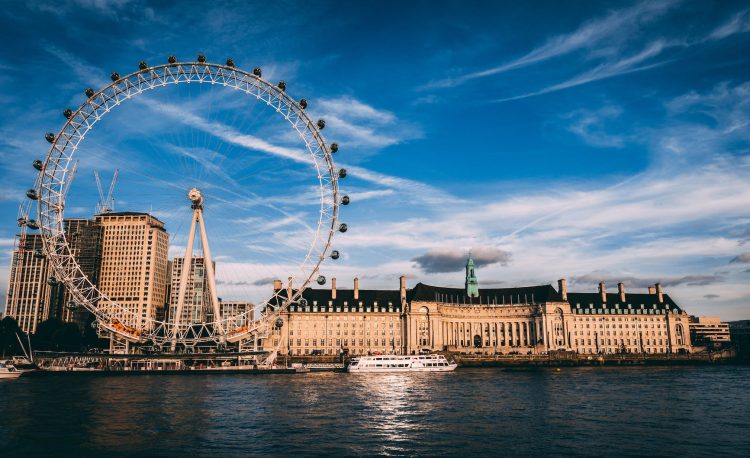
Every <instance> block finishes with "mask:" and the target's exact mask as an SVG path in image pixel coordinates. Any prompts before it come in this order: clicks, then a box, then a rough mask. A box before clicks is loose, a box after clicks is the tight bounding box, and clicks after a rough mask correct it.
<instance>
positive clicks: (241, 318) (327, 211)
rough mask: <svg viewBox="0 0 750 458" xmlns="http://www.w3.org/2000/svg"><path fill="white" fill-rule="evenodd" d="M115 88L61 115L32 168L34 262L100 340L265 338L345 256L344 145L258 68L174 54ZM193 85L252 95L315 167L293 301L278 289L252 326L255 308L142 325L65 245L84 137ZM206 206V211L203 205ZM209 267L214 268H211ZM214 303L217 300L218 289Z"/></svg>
mask: <svg viewBox="0 0 750 458" xmlns="http://www.w3.org/2000/svg"><path fill="white" fill-rule="evenodd" d="M111 80H112V82H111V83H110V84H108V85H107V86H106V87H104V88H103V89H101V90H99V91H94V90H93V89H90V88H89V89H86V91H85V95H86V100H85V101H84V102H83V103H82V104H81V106H80V107H78V108H77V109H70V108H67V109H65V110H64V111H63V115H64V117H65V119H66V121H65V124H64V125H63V127H62V128H61V129H60V131H59V132H58V133H56V134H55V133H52V132H50V133H47V134H46V135H45V138H46V140H47V141H48V142H49V143H50V145H51V146H50V148H49V152H48V153H47V156H46V158H44V159H38V160H35V161H34V162H33V166H34V168H35V169H36V170H38V172H39V173H38V175H37V178H36V182H35V185H34V187H33V188H31V189H29V190H28V191H27V193H26V194H27V197H28V198H29V202H36V203H37V209H38V216H37V219H33V218H31V217H30V215H29V210H28V208H29V205H25V206H24V205H22V214H21V217H20V218H19V225H20V226H21V232H22V234H25V233H26V231H27V230H38V231H39V233H40V235H41V237H42V240H43V245H44V250H43V253H36V255H37V256H40V257H41V256H44V257H46V258H47V259H48V260H49V264H50V266H51V268H52V270H53V272H54V277H50V279H49V281H50V282H57V283H61V284H63V285H64V286H65V288H66V290H67V291H68V292H69V294H70V296H71V297H72V300H73V301H74V302H75V304H76V306H80V307H83V308H85V309H86V310H88V311H89V312H91V313H92V314H93V315H94V317H95V319H96V321H95V325H96V326H97V327H98V330H99V332H100V334H107V333H109V334H110V335H113V336H117V338H120V339H124V340H126V341H128V342H139V343H153V344H154V345H155V346H160V347H162V348H167V346H168V345H172V346H173V348H174V345H175V344H179V345H181V346H183V347H191V346H194V345H196V344H198V343H205V342H216V343H218V344H219V345H224V344H226V343H227V342H230V343H235V342H243V341H248V340H250V339H253V338H257V336H258V335H260V334H262V333H267V332H268V331H269V329H270V328H271V327H273V326H275V325H276V321H277V320H278V317H279V315H280V313H281V312H283V311H284V310H285V309H286V308H287V307H288V306H289V305H290V304H293V303H295V302H298V301H304V299H301V298H302V293H303V291H304V290H305V289H306V288H308V287H309V286H310V285H311V284H312V283H317V284H319V285H323V284H325V283H326V277H325V276H324V275H322V274H321V266H322V263H323V262H324V261H325V260H326V259H327V258H331V259H334V260H335V259H338V258H339V256H340V255H339V252H338V251H337V250H333V248H332V241H333V237H334V234H335V233H336V232H346V231H347V225H346V224H345V223H340V222H339V220H338V217H339V205H340V204H341V205H347V204H349V201H350V199H349V197H348V196H345V195H340V194H339V187H338V182H339V180H340V179H342V178H344V177H346V170H345V169H343V168H341V169H338V168H336V166H335V164H334V161H333V154H334V153H336V152H337V151H338V145H337V144H336V143H326V141H325V139H324V137H323V135H322V130H323V129H324V128H325V121H324V120H323V119H318V120H313V119H311V118H310V116H308V114H307V112H306V108H307V106H308V102H307V100H306V99H300V100H298V101H297V100H294V99H292V98H291V97H290V96H289V95H288V94H287V93H286V83H285V82H284V81H279V82H278V83H277V84H272V83H270V82H268V81H266V80H264V79H263V78H262V73H261V69H260V68H257V67H256V68H255V69H254V70H253V71H252V72H247V71H244V70H241V69H239V68H237V67H236V66H235V63H234V61H233V60H232V59H227V60H226V62H225V64H223V65H222V64H215V63H209V62H207V61H206V58H205V56H204V55H202V54H199V55H198V57H197V60H196V61H194V62H180V61H178V60H177V58H175V57H174V56H169V58H168V63H166V64H163V65H156V66H150V65H148V64H147V63H146V62H143V61H142V62H140V64H139V70H138V71H136V72H134V73H131V74H129V75H126V76H120V75H119V74H118V73H112V74H111ZM187 84H192V85H195V84H202V85H214V86H221V87H224V88H228V89H231V90H234V92H233V93H235V94H236V95H237V96H238V97H241V96H245V97H247V96H249V97H252V98H254V99H255V100H257V102H258V103H261V104H264V105H265V106H267V107H270V108H271V111H273V112H275V116H276V117H281V119H283V120H285V121H286V123H285V124H286V125H287V128H291V132H292V134H294V133H296V136H297V137H298V138H299V139H300V140H301V142H302V144H303V145H304V149H305V150H306V152H307V155H306V157H307V159H306V160H307V161H309V163H310V164H311V165H312V168H311V169H310V170H312V171H313V172H312V173H314V177H313V178H314V179H316V181H317V190H316V191H315V194H316V197H315V199H314V201H315V202H318V203H316V208H317V217H316V220H317V221H316V223H317V225H315V224H313V226H314V227H313V228H312V231H311V234H312V236H311V238H310V241H309V246H308V247H307V248H306V249H304V253H302V261H301V263H300V264H299V266H298V270H297V272H300V274H299V275H298V278H295V279H294V284H295V287H294V289H291V288H290V290H291V291H292V294H291V295H289V293H288V291H287V290H286V289H284V288H281V289H276V288H274V292H273V293H272V294H271V295H270V296H269V297H268V298H266V299H265V300H264V301H263V302H262V303H260V304H256V305H257V306H258V307H259V308H261V309H264V310H267V313H264V314H263V315H262V316H261V318H260V319H254V318H253V310H247V311H245V312H243V313H240V314H238V315H232V316H222V315H221V313H220V312H219V311H218V309H216V313H214V314H213V315H212V316H213V319H212V320H210V322H200V323H195V322H193V323H189V322H186V323H181V322H179V320H175V321H167V320H158V319H156V318H155V317H152V316H148V317H145V319H144V317H143V316H141V314H140V312H137V311H134V310H133V309H132V307H126V306H124V305H122V304H120V303H118V301H117V298H116V297H109V296H108V294H107V293H106V292H105V291H102V290H101V288H100V287H99V286H98V285H97V284H96V283H94V282H92V280H91V279H90V278H89V277H88V276H87V275H86V274H85V273H84V271H83V270H82V268H81V266H80V265H79V263H78V262H77V259H76V256H75V254H74V253H73V252H72V251H71V247H70V245H69V241H68V240H67V237H66V233H65V227H64V211H65V205H66V195H67V194H68V190H69V188H70V183H71V181H72V179H73V175H74V174H75V169H76V167H77V160H76V156H75V153H76V151H77V150H79V148H80V147H81V145H82V144H83V142H84V139H85V138H86V136H87V134H89V133H90V131H92V129H94V128H95V126H96V125H97V123H98V122H99V121H100V120H102V119H103V118H104V117H106V116H107V115H108V114H109V113H111V112H113V111H114V110H117V108H118V107H119V106H120V105H122V104H124V103H126V102H128V101H129V100H131V99H134V98H138V97H139V96H140V95H141V94H143V93H145V92H148V91H151V90H158V89H160V88H164V87H168V86H178V85H187ZM185 191H188V190H187V189H186V190H185ZM196 191H197V190H195V189H193V190H191V191H190V199H191V200H192V201H193V203H194V205H195V202H196V201H197V200H196V199H197V198H198V197H196V194H195V192H196ZM197 196H200V194H199V193H198V194H197ZM200 199H201V203H200V206H201V208H202V205H203V200H202V197H201V198H200ZM23 208H26V209H27V210H25V211H24V210H23ZM193 208H196V207H195V206H194V207H193ZM201 224H202V220H201ZM204 232H205V229H204ZM204 248H207V247H204ZM209 257H210V254H209ZM206 264H209V265H210V264H211V262H206ZM291 280H292V279H291V277H290V282H291ZM214 287H215V286H214ZM213 296H214V297H216V292H215V291H214V292H213ZM103 304H106V305H103ZM214 306H216V304H214Z"/></svg>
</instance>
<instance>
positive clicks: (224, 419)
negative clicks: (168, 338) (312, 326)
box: [0, 367, 750, 456]
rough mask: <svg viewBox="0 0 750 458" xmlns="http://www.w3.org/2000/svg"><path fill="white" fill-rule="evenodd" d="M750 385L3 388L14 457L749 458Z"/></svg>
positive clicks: (311, 377)
mask: <svg viewBox="0 0 750 458" xmlns="http://www.w3.org/2000/svg"><path fill="white" fill-rule="evenodd" d="M748 380H750V368H743V367H700V368H582V369H573V368H570V369H566V368H563V370H562V371H561V372H559V373H556V372H554V371H552V370H540V371H539V370H537V371H517V370H513V371H512V370H495V369H477V370H471V369H463V370H457V371H455V372H453V373H445V374H434V373H432V374H430V373H421V374H420V373H412V374H333V373H317V374H316V373H310V374H296V375H273V376H239V375H220V376H206V375H196V376H158V377H157V376H136V377H87V376H78V377H76V376H48V377H29V378H24V377H22V378H21V379H19V380H17V381H13V382H11V383H0V456H18V455H21V456H23V455H40V456H49V455H64V456H67V455H75V454H81V455H91V456H100V455H105V454H107V455H129V454H140V455H144V456H154V455H159V456H185V454H187V455H189V456H225V455H233V456H236V455H249V454H259V455H290V454H301V455H310V454H320V455H372V454H387V455H429V456H435V455H457V454H471V455H508V454H524V455H540V454H541V455H548V454H584V455H586V454H601V453H609V451H612V452H613V453H614V452H615V451H616V452H617V453H618V454H626V455H627V454H636V455H643V454H646V455H665V454H669V455H674V454H689V455H696V454H701V453H703V454H721V453H725V454H726V453H729V454H743V453H741V452H748V453H750V437H748V435H747V434H746V432H747V429H748V428H750V420H748V417H747V412H748V411H749V409H750V397H748V396H747V390H748V388H750V386H748V385H749V382H748ZM748 453H744V454H745V455H746V454H748Z"/></svg>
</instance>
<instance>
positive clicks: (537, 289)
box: [407, 283, 562, 305]
mask: <svg viewBox="0 0 750 458" xmlns="http://www.w3.org/2000/svg"><path fill="white" fill-rule="evenodd" d="M407 298H408V299H409V300H410V301H424V302H432V301H439V302H454V303H460V304H480V303H481V304H488V303H489V304H499V305H502V304H504V305H511V304H539V303H542V302H552V301H561V300H562V298H561V297H560V295H559V294H558V293H557V291H555V289H554V288H553V287H552V286H551V285H537V286H522V287H518V288H493V289H482V288H480V289H479V297H474V298H470V297H468V296H467V295H466V290H465V289H463V288H444V287H441V286H431V285H425V284H424V283H417V284H416V286H414V288H413V289H411V290H410V291H409V292H408V293H407Z"/></svg>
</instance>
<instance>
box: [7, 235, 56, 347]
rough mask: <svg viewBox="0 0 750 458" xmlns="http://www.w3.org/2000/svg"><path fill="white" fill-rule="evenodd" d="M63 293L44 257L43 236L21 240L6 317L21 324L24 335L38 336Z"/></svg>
mask: <svg viewBox="0 0 750 458" xmlns="http://www.w3.org/2000/svg"><path fill="white" fill-rule="evenodd" d="M59 289H60V286H59V284H58V283H57V282H56V280H55V278H54V276H53V275H52V274H51V269H50V266H49V262H48V261H47V259H46V258H45V257H44V254H43V243H42V236H41V235H39V234H26V235H25V236H23V237H20V236H19V237H17V240H16V247H15V249H14V250H13V254H12V256H11V261H10V275H9V279H8V295H7V296H6V298H5V312H6V315H7V316H10V317H13V318H14V319H15V320H16V321H18V327H19V328H20V329H21V330H23V331H24V332H31V333H33V332H36V327H37V325H38V324H39V323H41V322H42V321H44V320H46V319H47V318H49V317H50V308H51V307H50V302H52V299H53V298H56V297H58V296H59V295H60V292H59Z"/></svg>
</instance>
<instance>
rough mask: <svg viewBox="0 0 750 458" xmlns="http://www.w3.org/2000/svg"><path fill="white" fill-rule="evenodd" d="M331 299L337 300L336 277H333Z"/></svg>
mask: <svg viewBox="0 0 750 458" xmlns="http://www.w3.org/2000/svg"><path fill="white" fill-rule="evenodd" d="M331 299H333V300H336V277H333V278H331Z"/></svg>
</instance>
